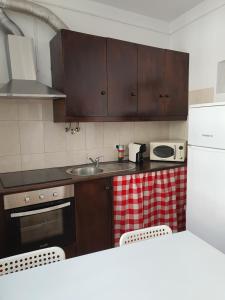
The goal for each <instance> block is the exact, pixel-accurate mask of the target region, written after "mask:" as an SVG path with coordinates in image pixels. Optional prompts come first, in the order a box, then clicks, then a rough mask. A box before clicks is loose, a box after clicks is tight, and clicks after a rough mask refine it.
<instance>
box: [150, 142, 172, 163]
mask: <svg viewBox="0 0 225 300" xmlns="http://www.w3.org/2000/svg"><path fill="white" fill-rule="evenodd" d="M151 159H152V160H168V161H174V160H176V146H174V147H172V146H169V145H158V146H155V147H153V149H152V153H151Z"/></svg>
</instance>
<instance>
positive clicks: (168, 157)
mask: <svg viewBox="0 0 225 300" xmlns="http://www.w3.org/2000/svg"><path fill="white" fill-rule="evenodd" d="M186 154H187V142H186V141H184V140H169V141H159V142H151V143H150V160H158V161H178V162H179V161H181V162H182V161H185V159H186Z"/></svg>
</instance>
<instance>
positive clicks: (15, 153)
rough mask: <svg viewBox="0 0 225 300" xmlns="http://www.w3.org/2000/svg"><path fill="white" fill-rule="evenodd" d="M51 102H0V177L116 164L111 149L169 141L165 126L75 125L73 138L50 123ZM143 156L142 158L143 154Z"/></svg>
mask: <svg viewBox="0 0 225 300" xmlns="http://www.w3.org/2000/svg"><path fill="white" fill-rule="evenodd" d="M52 109H53V108H52V101H51V100H43V101H39V100H9V99H7V100H4V99H3V100H0V172H11V171H19V170H31V169H38V168H48V167H56V166H66V165H75V164H81V163H86V162H88V157H89V156H92V157H95V156H99V155H102V156H103V158H102V160H104V161H109V160H116V158H117V152H116V149H115V146H116V144H125V145H127V144H128V143H129V142H132V141H135V142H143V143H149V141H151V140H155V139H164V138H165V139H167V138H169V134H170V131H169V124H168V122H123V123H117V122H115V123H111V122H110V123H80V127H81V130H80V132H79V133H76V134H74V135H72V134H70V133H66V132H65V124H64V123H54V122H53V111H52ZM147 154H148V152H147Z"/></svg>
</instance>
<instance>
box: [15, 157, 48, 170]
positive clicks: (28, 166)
mask: <svg viewBox="0 0 225 300" xmlns="http://www.w3.org/2000/svg"><path fill="white" fill-rule="evenodd" d="M21 160H22V161H21V163H22V170H34V169H43V168H44V167H45V156H44V153H40V154H25V155H22V157H21Z"/></svg>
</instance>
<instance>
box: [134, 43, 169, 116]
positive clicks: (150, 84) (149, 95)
mask: <svg viewBox="0 0 225 300" xmlns="http://www.w3.org/2000/svg"><path fill="white" fill-rule="evenodd" d="M164 55H165V50H163V49H159V48H154V47H148V46H141V45H140V46H139V47H138V114H139V116H146V117H148V116H149V117H150V116H156V115H158V113H159V104H160V97H161V96H162V88H163V87H162V84H163V76H164V72H163V69H164Z"/></svg>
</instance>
